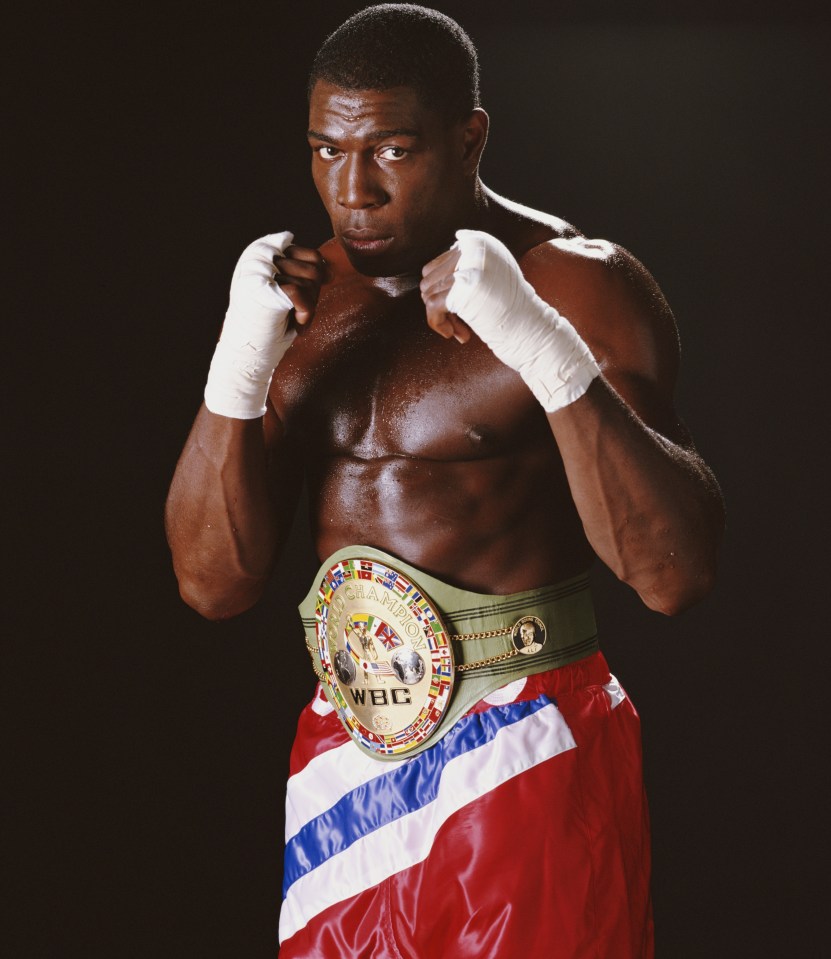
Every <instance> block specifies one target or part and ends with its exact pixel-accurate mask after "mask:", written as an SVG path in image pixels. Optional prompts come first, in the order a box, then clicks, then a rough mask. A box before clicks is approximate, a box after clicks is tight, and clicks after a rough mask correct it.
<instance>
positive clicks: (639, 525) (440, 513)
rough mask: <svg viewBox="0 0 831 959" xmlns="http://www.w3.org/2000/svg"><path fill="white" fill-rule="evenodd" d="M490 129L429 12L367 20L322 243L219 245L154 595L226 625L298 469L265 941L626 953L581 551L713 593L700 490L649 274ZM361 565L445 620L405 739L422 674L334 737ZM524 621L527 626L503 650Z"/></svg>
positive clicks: (639, 915) (604, 685) (620, 776)
mask: <svg viewBox="0 0 831 959" xmlns="http://www.w3.org/2000/svg"><path fill="white" fill-rule="evenodd" d="M487 132H488V118H487V115H486V114H485V113H484V111H483V110H482V109H481V108H480V106H479V97H478V67H477V64H476V58H475V51H474V50H473V47H472V45H471V44H470V41H469V39H468V38H467V36H466V34H464V32H463V31H462V30H461V29H460V28H459V27H458V25H456V24H455V23H454V22H453V21H451V20H449V19H447V18H446V17H444V16H443V15H440V14H437V13H435V12H432V11H427V10H424V9H423V8H418V7H412V6H409V5H394V6H381V7H376V8H369V9H368V10H366V11H363V12H362V13H360V14H357V15H356V16H355V17H352V18H350V20H349V21H347V23H346V24H344V25H343V27H341V28H340V29H339V30H338V31H336V32H335V34H333V35H332V37H330V38H329V39H328V40H327V41H326V43H325V44H324V46H323V47H322V48H321V51H320V52H319V53H318V56H317V58H316V60H315V64H314V66H313V69H312V75H311V80H310V109H309V134H308V137H309V143H310V146H311V151H312V174H313V177H314V181H315V184H316V186H317V189H318V192H319V194H320V196H321V199H322V201H323V203H324V205H325V207H326V210H327V212H328V214H329V216H330V218H331V222H332V228H333V232H334V238H333V239H331V240H330V241H328V242H327V243H325V244H324V245H323V246H322V247H321V248H320V250H315V249H310V248H308V247H305V246H303V245H302V225H299V226H298V227H297V230H298V242H297V243H294V242H292V240H293V237H292V236H291V235H288V234H274V235H271V236H269V237H265V238H263V239H262V240H260V241H258V242H257V243H255V244H252V246H251V247H249V248H248V249H247V250H246V251H245V252H244V253H243V255H242V257H241V259H240V263H239V264H238V267H237V270H236V272H235V274H234V277H233V280H232V287H231V302H230V306H229V310H228V315H227V316H226V322H225V326H224V330H223V335H222V338H221V340H220V344H219V345H218V347H217V353H216V356H215V358H214V362H213V364H212V368H211V372H210V375H209V381H208V387H207V389H206V394H205V395H206V405H204V406H203V407H202V409H201V410H200V412H199V414H198V416H197V418H196V422H195V424H194V427H193V431H192V433H191V435H190V437H189V439H188V441H187V444H186V446H185V449H184V452H183V453H182V457H181V460H180V462H179V465H178V467H177V470H176V475H175V477H174V481H173V485H172V488H171V493H170V498H169V503H168V512H167V526H168V535H169V540H170V544H171V548H172V551H173V557H174V566H175V569H176V573H177V576H178V577H179V582H180V588H181V593H182V596H183V598H184V599H185V601H186V602H188V603H189V604H190V605H192V606H193V607H194V608H195V609H197V610H198V611H199V612H201V613H202V614H203V615H205V616H207V617H209V618H212V619H224V618H227V617H230V616H234V615H235V614H237V613H240V612H242V611H243V610H245V609H247V608H248V607H250V606H251V605H252V604H253V603H255V602H256V601H257V599H258V598H259V596H260V595H261V593H262V591H263V588H264V586H265V584H266V582H267V580H268V578H269V575H270V573H271V571H272V570H273V568H274V565H275V563H276V560H277V557H278V554H279V551H280V548H281V546H282V544H283V543H284V541H285V538H286V534H287V531H288V529H289V526H290V523H291V521H292V517H293V514H294V510H295V506H296V502H297V496H298V491H299V488H300V486H301V483H302V481H303V478H304V477H305V481H306V483H307V486H308V491H309V499H310V515H311V524H312V535H313V538H314V542H315V545H316V548H317V551H318V555H319V557H320V559H321V561H323V566H322V567H321V573H320V574H319V577H318V579H317V580H316V582H315V583H314V584H312V591H311V593H310V597H311V599H310V601H309V602H310V605H307V606H306V608H305V610H304V623H305V625H306V626H307V645H308V646H309V648H310V652H311V653H312V658H313V662H314V665H315V669H316V671H317V672H318V675H319V676H320V677H321V678H322V679H323V681H324V682H323V684H322V685H321V687H319V691H318V695H317V696H316V698H315V700H314V701H313V702H312V703H311V704H310V706H309V707H307V709H306V710H305V711H304V713H303V716H302V717H301V720H300V726H299V731H298V739H297V742H296V744H295V750H294V753H293V757H292V769H291V779H290V782H289V803H288V815H287V840H288V842H287V856H286V879H285V886H284V891H285V902H284V906H283V911H282V915H281V940H282V952H281V955H283V956H284V957H294V956H298V957H299V956H303V957H308V956H338V957H351V956H358V955H361V956H374V957H387V956H390V957H392V956H428V955H429V956H437V957H438V956H460V957H466V956H483V957H491V956H498V957H513V956H517V957H519V956H522V957H524V959H530V957H536V956H541V955H545V956H547V957H560V959H575V957H577V956H584V955H585V956H588V955H591V956H593V957H594V956H603V957H630V956H631V957H635V956H637V957H644V956H651V955H652V944H651V943H652V925H651V911H650V904H649V891H648V880H649V836H648V826H647V817H646V807H645V803H644V800H643V789H642V780H641V769H640V753H639V750H640V746H639V731H638V720H637V714H636V713H635V711H634V708H633V707H632V705H631V703H630V702H629V700H628V699H627V697H626V695H625V693H624V692H623V691H622V689H621V688H620V686H619V685H618V684H617V682H616V681H615V680H614V679H613V678H612V677H611V676H610V674H609V672H608V668H607V667H606V665H605V661H604V660H603V657H602V654H601V653H600V652H599V651H598V650H597V646H596V642H597V640H596V636H595V630H594V628H593V617H592V615H591V608H590V600H589V599H588V591H587V586H586V584H585V572H586V570H587V569H588V567H589V566H590V565H591V563H592V561H593V559H594V556H595V555H597V556H599V557H600V559H601V560H602V561H603V562H605V563H606V564H607V565H608V566H610V567H611V568H612V570H614V572H615V573H616V574H617V576H618V577H619V578H620V579H621V580H623V581H624V582H625V583H628V584H629V585H630V586H631V587H633V588H634V589H635V590H636V591H637V592H638V594H639V595H640V596H641V598H642V599H643V601H644V602H645V603H646V604H647V605H648V606H649V607H651V608H652V609H655V610H659V611H661V612H663V613H667V614H673V613H677V612H679V611H680V610H682V609H684V608H685V607H687V606H689V605H691V604H692V603H694V602H696V601H697V600H698V599H700V598H701V597H702V596H704V595H705V594H706V593H707V592H708V591H709V590H710V588H711V586H712V583H713V580H714V575H715V557H716V549H717V545H718V541H719V539H720V535H721V530H722V525H723V514H722V505H721V498H720V494H719V491H718V486H717V484H716V482H715V480H714V479H713V477H712V475H711V473H710V472H709V470H708V469H707V467H706V466H705V465H704V464H703V462H702V461H701V459H700V458H699V456H698V455H697V453H696V452H695V449H694V447H693V445H692V442H691V440H690V437H689V435H688V434H687V432H686V430H685V429H684V427H683V426H682V424H681V422H680V421H679V419H678V416H677V415H676V412H675V409H674V405H673V389H674V385H675V379H676V374H677V370H678V359H679V351H678V339H677V334H676V328H675V324H674V321H673V317H672V314H671V312H670V310H669V308H668V306H667V304H666V302H665V300H664V298H663V296H662V294H661V292H660V290H659V289H658V287H657V285H656V283H655V281H654V280H653V279H652V277H651V276H650V275H649V273H648V272H647V271H646V270H645V269H644V268H643V267H642V266H641V265H640V263H638V262H637V260H635V259H634V258H633V257H632V256H631V255H630V254H629V253H627V252H626V251H625V250H622V249H621V248H620V247H617V246H615V245H614V244H611V243H608V242H606V241H602V240H588V239H586V238H585V237H584V236H583V235H582V234H580V232H579V231H578V230H576V229H575V228H574V227H572V226H570V225H569V224H567V223H565V222H564V221H562V220H560V219H558V218H556V217H553V216H549V215H547V214H543V213H539V212H536V211H533V210H530V209H527V208H525V207H522V206H519V205H517V204H515V203H513V202H510V201H508V200H505V199H504V198H501V197H499V196H497V195H496V194H494V193H493V192H492V191H490V190H489V189H488V188H487V187H485V186H484V184H483V183H482V182H481V180H480V179H479V175H478V167H479V160H480V157H481V154H482V150H483V148H484V146H485V140H486V136H487ZM458 231H462V232H458ZM523 277H524V280H523ZM526 281H527V282H526ZM356 369H360V376H356V375H355V370H356ZM241 370H242V371H243V372H240V371H241ZM272 371H273V377H272ZM327 557H328V559H327ZM344 557H346V558H345V559H344ZM367 557H368V559H367ZM364 560H365V561H366V562H369V563H370V566H368V567H367V568H368V569H371V570H373V572H372V573H370V574H367V575H370V576H372V577H376V575H377V577H378V578H377V583H378V584H379V589H378V595H379V596H380V597H381V599H380V600H379V604H380V602H381V601H382V600H383V602H384V603H386V602H387V598H388V594H386V593H385V592H384V590H383V589H382V588H381V584H382V583H383V582H387V583H389V580H385V581H382V579H381V578H380V577H381V575H382V574H387V575H391V576H393V578H394V577H395V576H397V575H399V574H401V575H402V576H404V577H405V580H404V581H405V582H406V578H407V577H409V580H410V581H412V582H413V583H415V584H416V586H417V588H418V589H419V590H421V591H422V592H423V593H424V595H425V596H426V597H427V600H425V601H431V602H432V603H433V605H432V606H430V607H429V609H430V610H435V611H437V614H438V616H439V618H440V619H441V618H442V617H443V618H444V623H445V627H446V629H445V630H444V633H442V631H441V628H440V627H439V625H438V620H437V621H436V624H435V625H434V631H433V632H434V634H435V635H434V636H433V640H431V644H432V646H431V651H430V652H429V654H420V655H422V656H424V658H425V661H428V659H429V656H432V657H433V659H432V660H430V661H429V662H428V677H427V680H426V685H427V686H430V684H431V679H430V675H432V682H433V683H434V685H433V687H432V692H431V693H430V696H431V697H432V698H431V699H430V700H429V702H428V707H429V710H428V711H429V712H430V715H431V717H433V718H431V719H430V722H429V723H426V725H422V726H421V727H419V728H418V729H417V730H416V728H415V726H412V727H410V726H408V727H407V729H406V731H405V732H406V735H405V737H404V738H405V739H407V736H409V735H410V731H412V730H414V731H413V732H412V737H411V738H412V742H410V740H407V741H406V742H405V745H404V747H402V748H403V751H400V749H399V746H398V745H391V744H392V743H393V740H392V739H385V738H384V737H385V736H387V733H388V731H389V730H390V728H391V726H390V723H391V722H392V726H393V727H394V725H395V717H396V712H395V708H393V707H397V708H399V709H401V710H406V709H407V708H410V707H409V704H410V703H411V702H412V701H413V697H414V696H415V694H416V692H417V690H416V687H412V688H409V687H404V688H402V689H399V690H395V689H392V690H389V693H383V694H382V693H381V692H380V691H379V690H375V691H374V694H375V696H376V698H377V703H381V702H383V704H384V705H383V708H382V707H380V706H379V707H378V709H376V710H375V712H372V713H367V714H366V716H364V714H363V713H361V714H360V715H357V713H356V715H357V718H355V717H352V719H351V720H350V722H351V723H352V725H351V726H350V725H349V723H345V725H341V721H342V720H343V718H344V717H343V715H341V716H340V718H339V712H340V713H341V714H346V715H347V718H349V716H350V715H351V714H350V713H349V710H344V708H343V702H344V701H345V700H344V699H343V698H339V696H340V697H343V696H345V695H346V691H345V689H339V688H338V686H337V682H336V681H335V678H334V673H333V670H332V669H331V664H327V661H326V657H327V649H328V645H327V643H328V642H334V641H335V639H334V638H333V637H330V640H328V641H327V640H326V639H325V629H324V627H325V626H326V623H327V622H328V624H329V628H330V629H334V628H335V627H334V617H335V612H334V611H335V610H336V607H337V604H336V603H335V602H331V603H330V600H331V596H329V597H328V598H327V597H326V596H324V594H326V593H327V589H329V591H330V592H331V590H334V591H335V593H336V592H337V590H338V589H347V590H348V589H350V588H351V587H349V586H348V583H347V584H346V585H344V584H343V582H342V581H341V580H339V579H337V576H341V577H342V575H343V573H344V570H346V576H347V579H348V578H349V576H350V575H351V571H352V569H353V567H354V569H355V570H357V569H358V565H357V564H358V563H359V562H363V561H364ZM372 564H375V565H372ZM333 571H334V573H333ZM357 576H358V574H357V573H355V577H356V578H355V580H354V581H353V580H349V582H355V583H359V584H360V580H358V579H357ZM372 582H373V583H375V582H376V580H375V579H373V580H372ZM327 584H328V586H327ZM361 588H362V587H361ZM357 593H358V587H357V586H356V587H355V588H354V589H353V591H352V593H350V594H349V597H350V598H351V599H354V597H355V595H356V594H357ZM333 595H334V594H333ZM359 595H360V596H363V595H364V593H363V592H361V593H360V594H359ZM367 595H369V594H367ZM373 595H375V594H373ZM390 595H391V594H390ZM315 596H317V600H315ZM339 601H340V602H341V604H342V605H343V604H344V603H345V602H346V600H345V599H343V597H341V599H340V600H339ZM355 602H358V600H355ZM367 602H368V600H367ZM379 608H380V607H379ZM389 608H390V609H394V610H397V609H399V606H397V605H396V604H395V603H393V604H392V605H391V606H390V607H389ZM301 609H304V607H301ZM321 610H323V611H324V613H323V614H322V613H321ZM400 610H401V611H402V618H401V622H400V623H399V625H396V624H395V622H394V621H393V619H392V618H391V617H390V616H387V620H389V622H390V626H391V627H394V628H395V629H396V630H398V632H399V633H400V641H401V642H403V641H404V640H405V639H406V638H407V635H408V634H406V633H405V628H406V629H410V628H411V626H410V621H409V620H406V617H405V612H406V611H405V610H404V606H403V605H401V606H400ZM359 611H361V610H359ZM370 612H372V613H373V615H381V613H384V610H380V612H379V609H374V610H370ZM326 613H328V617H329V619H328V621H327V620H326V618H325V614H326ZM344 615H345V614H344ZM385 615H386V613H385ZM523 615H524V618H526V619H527V618H528V617H529V616H533V617H534V618H535V619H537V620H539V621H540V622H541V623H542V624H543V627H544V629H545V631H546V635H547V638H546V637H545V636H542V638H541V640H540V642H541V649H540V650H539V651H538V652H535V653H534V654H533V655H528V656H513V652H516V651H517V650H516V649H515V647H514V644H513V642H512V639H511V635H510V634H511V631H512V628H513V627H514V624H516V623H517V621H518V620H519V619H521V618H523ZM315 617H317V627H316V626H315V622H316V619H315ZM387 620H385V622H386V621H387ZM419 622H421V620H419ZM321 623H322V625H321ZM310 624H311V625H310ZM402 624H403V625H402ZM316 628H317V630H318V632H317V634H316V632H315V629H316ZM321 629H324V632H323V636H324V638H323V639H321V640H320V643H319V645H318V644H316V642H315V635H318V636H320V635H321V633H320V630H321ZM445 634H446V635H447V636H450V637H452V638H451V639H450V640H443V639H442V636H444V635H445ZM492 634H494V635H492ZM436 636H438V639H436V638H435V637H436ZM422 640H423V637H422ZM418 642H421V643H422V649H423V648H424V645H423V642H422V641H421V640H419V641H418ZM443 642H445V645H447V644H449V646H450V647H452V649H453V657H454V662H455V664H456V665H455V666H454V667H452V668H451V669H450V670H449V672H450V673H451V674H453V675H451V677H450V679H448V685H447V695H446V696H444V693H441V694H438V693H436V687H435V683H436V682H438V680H437V677H441V676H445V674H444V673H442V668H443V667H442V668H440V667H439V666H437V665H436V663H439V662H440V661H441V662H442V663H446V662H449V659H448V658H447V657H449V656H450V654H449V653H448V652H447V650H446V648H445V646H442V643H443ZM500 644H502V645H500ZM520 645H521V644H520ZM433 646H434V647H435V648H433ZM414 648H415V646H414ZM442 657H444V659H442ZM517 663H520V665H519V666H518V665H517ZM431 669H432V670H433V672H432V674H429V671H430V670H431ZM454 676H455V686H453V687H452V690H453V691H452V694H451V692H450V683H451V681H452V680H453V678H454ZM445 678H447V677H446V676H445ZM369 692H372V691H369ZM369 692H368V693H367V694H366V698H367V699H368V698H369ZM324 693H325V695H324ZM394 696H397V698H396V699H395V701H394V702H393V697H394ZM442 696H444V699H442ZM388 698H389V702H388ZM377 703H376V705H377ZM448 703H449V705H448ZM388 707H389V708H388ZM428 707H425V709H427V708H428ZM355 708H356V710H359V709H360V707H359V705H358V704H357V703H356V705H355ZM442 710H444V712H442ZM460 710H461V711H460ZM439 714H441V715H439ZM436 717H438V718H436ZM344 722H345V721H344ZM430 723H434V724H435V725H434V726H433V725H430ZM373 724H374V729H375V732H373ZM419 737H420V741H419V742H416V740H417V739H419ZM396 742H397V740H396ZM411 748H412V752H410V750H411ZM373 750H375V752H373ZM385 750H386V752H385ZM397 750H398V751H397ZM390 758H391V759H392V760H393V761H392V762H389V763H388V764H387V765H379V763H380V762H382V761H383V760H385V759H386V760H388V759H390ZM352 797H357V798H354V800H353V798H352ZM529 883H530V884H531V885H532V886H533V887H534V888H535V889H537V890H538V891H539V895H538V897H535V900H534V902H533V904H523V899H522V896H521V894H518V893H516V892H515V890H516V889H518V888H525V887H527V885H528V884H529Z"/></svg>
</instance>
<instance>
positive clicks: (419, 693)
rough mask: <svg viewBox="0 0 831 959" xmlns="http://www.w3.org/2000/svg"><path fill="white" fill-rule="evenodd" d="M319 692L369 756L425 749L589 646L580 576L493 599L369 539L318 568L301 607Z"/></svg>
mask: <svg viewBox="0 0 831 959" xmlns="http://www.w3.org/2000/svg"><path fill="white" fill-rule="evenodd" d="M300 616H301V619H302V621H303V629H304V631H305V633H306V646H307V648H308V650H309V654H310V655H311V658H312V666H313V668H314V670H315V673H316V674H317V677H318V679H319V680H320V682H321V683H322V685H323V690H324V692H325V693H326V698H327V699H328V700H329V702H330V703H331V705H332V706H333V707H334V708H335V710H336V711H337V715H338V717H339V719H340V721H341V723H342V724H343V726H344V728H345V729H346V731H347V733H349V735H350V736H351V737H352V740H353V742H354V743H355V744H356V745H357V746H358V748H359V749H360V750H361V751H362V752H363V753H365V754H366V755H369V756H371V757H372V758H373V759H379V760H386V761H393V760H399V759H407V758H409V757H411V756H413V755H415V754H416V753H418V752H421V751H422V750H423V749H426V748H428V747H431V746H432V745H433V744H434V743H436V742H437V741H438V740H439V739H441V737H442V736H444V735H445V733H447V732H448V731H449V730H450V729H452V727H453V725H454V723H455V722H456V721H457V720H458V719H459V718H460V717H461V716H462V715H464V713H465V712H466V711H467V710H468V709H470V708H471V707H472V706H473V705H474V704H475V703H477V702H478V701H479V700H480V699H482V697H484V696H487V695H489V694H490V693H492V692H493V691H494V690H496V689H498V688H499V687H500V686H503V685H505V683H507V682H510V681H511V680H514V679H518V678H520V677H522V676H531V675H534V674H535V673H541V672H545V671H546V670H549V669H555V668H558V667H560V666H564V665H566V664H568V663H572V662H576V661H577V660H579V659H582V658H584V657H586V656H590V655H591V654H592V653H594V652H596V651H597V650H598V644H597V624H596V623H595V619H594V607H593V605H592V600H591V590H590V588H589V580H588V575H587V574H580V575H578V576H574V577H571V578H570V579H567V580H563V581H562V582H560V583H555V584H553V585H551V586H545V587H540V588H538V589H532V590H526V591H524V592H521V593H512V594H510V595H507V596H496V595H490V594H483V593H475V592H472V591H470V590H465V589H459V588H457V587H454V586H451V585H450V584H448V583H444V582H442V581H441V580H439V579H437V578H436V577H435V576H431V575H430V574H429V573H426V572H424V571H423V570H419V569H417V568H416V567H415V566H410V565H409V564H408V563H405V562H403V561H402V560H400V559H398V558H396V557H394V556H391V555H390V554H389V553H385V552H384V551H383V550H380V549H376V548H375V547H371V546H347V547H344V548H343V549H340V550H338V551H337V552H336V553H333V554H332V555H331V556H330V557H329V558H328V559H327V560H326V561H325V562H324V563H323V565H322V566H321V567H320V570H319V572H318V574H317V576H316V577H315V581H314V584H313V586H312V588H311V590H310V591H309V593H308V594H307V596H306V598H305V599H304V600H303V602H302V603H301V604H300Z"/></svg>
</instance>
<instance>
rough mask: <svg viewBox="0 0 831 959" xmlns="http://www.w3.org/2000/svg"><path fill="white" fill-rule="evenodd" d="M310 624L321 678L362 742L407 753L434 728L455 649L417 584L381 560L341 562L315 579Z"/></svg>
mask: <svg viewBox="0 0 831 959" xmlns="http://www.w3.org/2000/svg"><path fill="white" fill-rule="evenodd" d="M315 628H316V631H317V643H318V650H319V652H320V663H321V666H322V668H323V676H324V680H325V682H326V684H327V686H328V687H329V690H330V693H331V696H332V699H333V701H334V703H335V707H336V709H337V711H338V714H339V716H340V718H341V721H342V722H343V724H344V726H345V727H346V729H347V731H348V732H349V734H350V735H351V736H352V738H353V739H354V740H355V741H356V742H357V743H358V744H359V745H360V746H362V747H363V748H364V749H366V750H369V751H370V752H372V753H375V754H377V755H384V756H401V757H404V756H406V754H407V752H408V751H409V750H411V749H413V748H414V747H415V746H418V745H420V744H421V743H423V742H424V741H425V740H426V739H427V738H428V737H429V736H430V735H431V734H432V733H433V731H434V730H435V729H436V727H437V726H438V725H439V723H440V722H441V719H442V716H443V714H444V711H445V709H446V708H447V704H448V703H449V702H450V696H451V694H452V692H453V651H452V648H451V644H450V636H449V634H448V632H447V630H446V629H445V627H444V624H443V623H442V621H441V617H440V616H439V613H438V611H437V610H436V608H435V606H434V605H433V603H432V601H431V600H430V598H429V597H428V596H426V595H425V594H424V593H423V592H422V591H421V590H420V589H419V588H418V586H417V584H416V583H414V582H413V581H412V580H411V579H409V578H408V577H407V576H405V575H404V574H403V573H400V572H398V570H396V569H393V568H392V567H390V566H387V565H386V564H384V563H381V562H379V561H378V560H374V559H361V558H356V559H344V560H341V561H340V562H338V563H335V564H334V565H333V566H331V567H329V569H328V570H327V571H326V573H325V575H324V576H323V579H322V580H321V582H320V586H319V589H318V594H317V601H316V604H315Z"/></svg>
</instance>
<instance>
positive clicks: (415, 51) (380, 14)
mask: <svg viewBox="0 0 831 959" xmlns="http://www.w3.org/2000/svg"><path fill="white" fill-rule="evenodd" d="M318 80H325V81H327V82H328V83H331V84H334V86H337V87H341V88H342V89H344V90H388V89H390V87H399V86H401V87H411V88H412V89H413V90H415V92H416V94H417V96H418V97H419V99H420V100H421V102H422V104H423V105H424V106H427V107H430V108H432V109H434V110H436V112H437V113H439V114H441V115H443V116H445V117H446V118H447V119H449V120H461V119H464V118H465V117H467V116H469V115H470V113H471V111H472V110H474V109H475V108H476V107H478V106H479V58H478V56H477V54H476V47H475V46H474V45H473V41H472V40H471V39H470V37H469V36H468V35H467V33H466V32H465V31H464V30H463V29H462V28H461V27H460V26H459V24H458V23H456V21H455V20H451V19H450V17H448V16H445V14H443V13H439V11H438V10H431V9H430V8H429V7H420V6H417V5H416V4H414V3H381V4H378V5H377V6H374V7H366V9H364V10H361V11H360V12H359V13H356V14H354V16H351V17H350V18H349V19H348V20H347V21H346V22H345V23H343V24H342V25H341V26H339V27H338V28H337V30H335V32H334V33H332V34H331V35H330V36H329V37H327V38H326V40H325V41H324V42H323V46H321V48H320V49H319V50H318V52H317V55H316V56H315V59H314V63H313V64H312V69H311V73H310V75H309V86H308V95H309V97H311V95H312V89H313V88H314V85H315V84H316V83H317V82H318Z"/></svg>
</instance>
